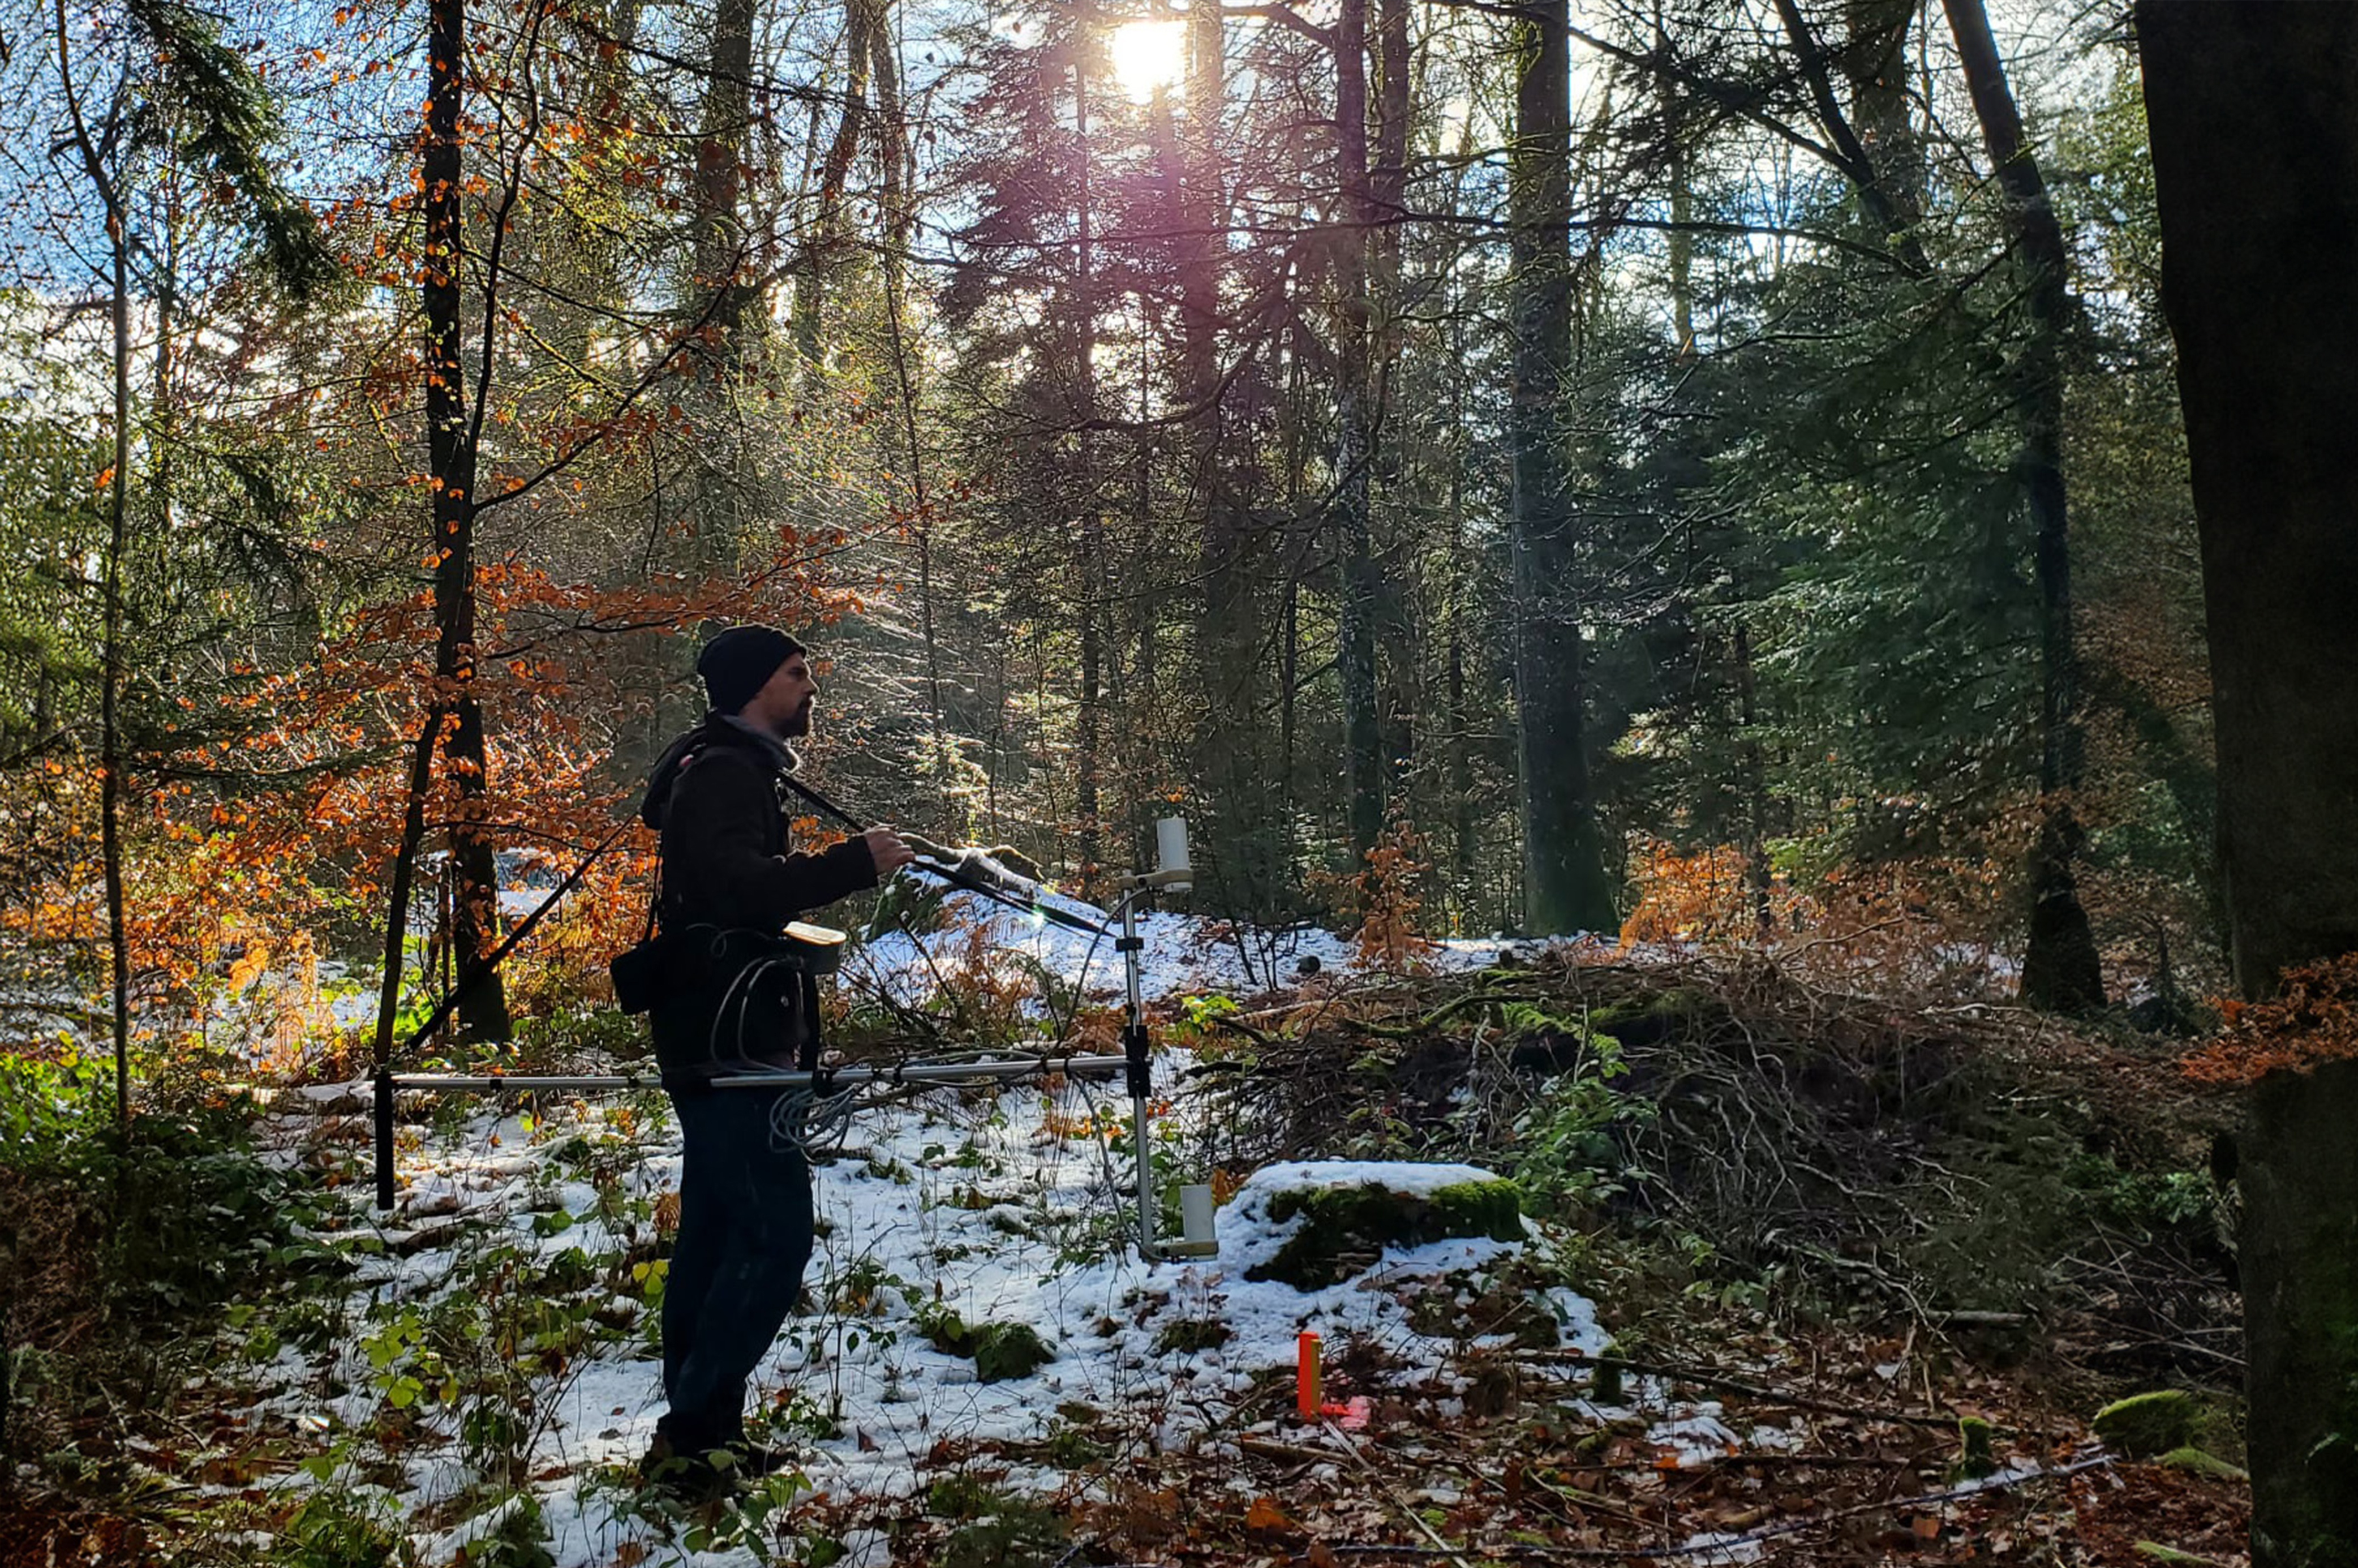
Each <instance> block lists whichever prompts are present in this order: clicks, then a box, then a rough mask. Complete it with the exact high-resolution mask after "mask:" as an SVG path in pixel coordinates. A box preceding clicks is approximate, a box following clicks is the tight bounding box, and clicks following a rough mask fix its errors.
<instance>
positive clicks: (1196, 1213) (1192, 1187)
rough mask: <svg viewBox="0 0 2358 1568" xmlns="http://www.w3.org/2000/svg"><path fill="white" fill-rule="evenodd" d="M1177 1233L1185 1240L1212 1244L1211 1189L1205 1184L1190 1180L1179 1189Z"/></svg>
mask: <svg viewBox="0 0 2358 1568" xmlns="http://www.w3.org/2000/svg"><path fill="white" fill-rule="evenodd" d="M1179 1235H1180V1237H1181V1238H1183V1239H1184V1240H1187V1241H1196V1242H1202V1243H1203V1244H1205V1245H1206V1246H1207V1247H1208V1246H1211V1245H1214V1238H1213V1236H1212V1189H1211V1187H1210V1186H1209V1185H1207V1184H1205V1183H1202V1182H1191V1183H1189V1184H1187V1185H1185V1186H1183V1187H1181V1188H1180V1189H1179Z"/></svg>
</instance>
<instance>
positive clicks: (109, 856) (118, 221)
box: [57, 0, 132, 1130]
mask: <svg viewBox="0 0 2358 1568" xmlns="http://www.w3.org/2000/svg"><path fill="white" fill-rule="evenodd" d="M72 37H73V35H72V34H71V33H70V31H69V30H68V28H67V26H66V11H65V5H64V0H58V5H57V46H58V85H59V90H60V92H62V94H63V97H64V104H65V108H66V111H67V113H68V114H69V115H70V117H71V120H72V123H73V135H72V138H71V141H70V146H72V147H73V148H74V151H75V153H76V155H77V156H78V157H80V158H81V167H82V176H83V178H86V179H88V180H89V181H90V185H91V190H92V194H93V195H95V196H96V197H97V198H98V203H99V209H100V211H101V213H102V215H103V219H104V221H105V225H106V242H107V258H108V281H109V284H110V286H111V288H112V295H111V297H110V298H109V299H108V301H107V304H108V310H107V324H108V330H109V333H110V335H111V341H110V347H111V349H112V351H113V355H114V407H113V416H114V450H113V453H112V454H111V460H110V462H109V465H108V468H107V472H106V481H107V487H108V488H107V501H106V505H107V514H106V561H105V566H104V572H103V582H102V584H101V588H100V594H101V604H100V614H101V617H102V630H101V633H100V643H101V646H100V649H99V688H98V692H99V696H98V747H99V751H98V827H99V854H100V859H101V862H102V864H101V871H102V875H103V880H104V884H105V890H106V952H107V975H108V979H109V983H110V989H111V992H112V995H113V998H114V1118H115V1123H116V1125H117V1126H118V1127H119V1128H122V1129H124V1130H128V1128H129V1127H130V1125H131V935H130V929H129V926H128V925H127V924H126V917H125V913H124V878H123V762H124V758H123V720H122V712H121V708H122V701H123V676H124V656H123V621H124V615H123V554H124V548H125V546H126V544H127V542H128V538H129V535H130V514H131V488H130V487H131V243H132V242H131V227H130V224H131V219H130V213H129V211H127V209H126V206H125V203H124V195H123V189H122V186H121V184H120V183H119V182H118V179H117V174H118V172H119V169H120V165H119V164H117V165H114V167H110V165H109V158H108V154H109V151H110V149H111V148H113V146H114V143H115V137H116V135H117V132H118V120H119V116H120V115H121V114H122V113H123V110H124V104H123V102H122V99H121V95H120V92H118V93H117V96H116V99H115V102H114V103H112V104H110V105H109V106H108V110H107V119H106V122H105V124H103V126H102V127H101V128H100V130H99V131H98V132H96V133H93V131H92V127H91V125H90V124H89V122H88V121H87V120H86V119H85V117H84V115H83V107H82V102H81V92H80V90H79V88H78V87H77V86H76V84H75V82H74V79H73V64H72V61H73V56H72Z"/></svg>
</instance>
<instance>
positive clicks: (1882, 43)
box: [1838, 0, 1924, 237]
mask: <svg viewBox="0 0 2358 1568" xmlns="http://www.w3.org/2000/svg"><path fill="white" fill-rule="evenodd" d="M1916 4H1917V0H1847V4H1846V5H1844V14H1845V17H1846V23H1847V27H1848V31H1849V35H1850V36H1849V39H1848V41H1847V42H1846V43H1845V44H1844V48H1843V50H1842V55H1841V58H1840V60H1839V62H1838V63H1839V64H1840V65H1841V67H1842V71H1843V74H1844V76H1845V77H1847V78H1848V79H1849V81H1850V116H1851V123H1852V124H1855V125H1856V126H1857V127H1858V139H1859V146H1860V149H1861V150H1862V151H1863V152H1864V153H1865V154H1866V159H1867V164H1868V166H1869V167H1870V168H1873V169H1874V171H1875V183H1876V189H1877V191H1878V192H1879V193H1880V195H1881V197H1882V200H1883V203H1884V206H1885V208H1886V209H1887V211H1888V213H1889V218H1890V222H1891V223H1892V224H1893V225H1894V229H1895V232H1898V233H1901V234H1906V235H1909V236H1911V237H1912V236H1913V235H1914V234H1915V232H1916V227H1917V225H1918V224H1919V223H1920V222H1922V221H1923V215H1924V143H1923V139H1922V138H1921V137H1920V136H1919V135H1917V134H1916V124H1915V112H1914V109H1913V107H1912V106H1911V105H1910V104H1909V101H1908V30H1909V27H1911V26H1913V25H1914V23H1915V20H1916Z"/></svg>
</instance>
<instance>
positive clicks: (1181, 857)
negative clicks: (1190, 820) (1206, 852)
mask: <svg viewBox="0 0 2358 1568" xmlns="http://www.w3.org/2000/svg"><path fill="white" fill-rule="evenodd" d="M1154 860H1155V867H1154V869H1155V870H1156V871H1187V870H1188V869H1189V867H1188V864H1187V819H1186V818H1185V817H1184V816H1163V817H1158V818H1156V820H1155V823H1154Z"/></svg>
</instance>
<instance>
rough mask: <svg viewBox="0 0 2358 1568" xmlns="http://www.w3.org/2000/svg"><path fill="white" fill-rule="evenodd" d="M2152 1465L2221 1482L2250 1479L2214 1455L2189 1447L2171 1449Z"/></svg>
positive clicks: (2247, 1473) (2240, 1470)
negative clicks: (2208, 1477)
mask: <svg viewBox="0 0 2358 1568" xmlns="http://www.w3.org/2000/svg"><path fill="white" fill-rule="evenodd" d="M2154 1463H2155V1464H2157V1465H2168V1466H2169V1468H2170V1469H2172V1470H2184V1471H2187V1472H2189V1473H2190V1474H2192V1475H2196V1476H2211V1477H2212V1478H2213V1479H2216V1480H2221V1481H2249V1480H2250V1479H2251V1478H2252V1477H2251V1475H2250V1473H2249V1472H2248V1471H2245V1470H2243V1469H2240V1468H2238V1467H2237V1466H2235V1465H2230V1464H2228V1463H2227V1462H2226V1461H2225V1460H2224V1459H2222V1458H2220V1457H2219V1456H2218V1455H2217V1454H2208V1453H2205V1452H2204V1451H2203V1450H2201V1449H2200V1448H2195V1447H2191V1446H2189V1447H2185V1448H2173V1449H2171V1450H2170V1451H2169V1453H2167V1454H2163V1455H2162V1456H2161V1457H2160V1458H2158V1459H2157V1460H2155V1461H2154Z"/></svg>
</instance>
